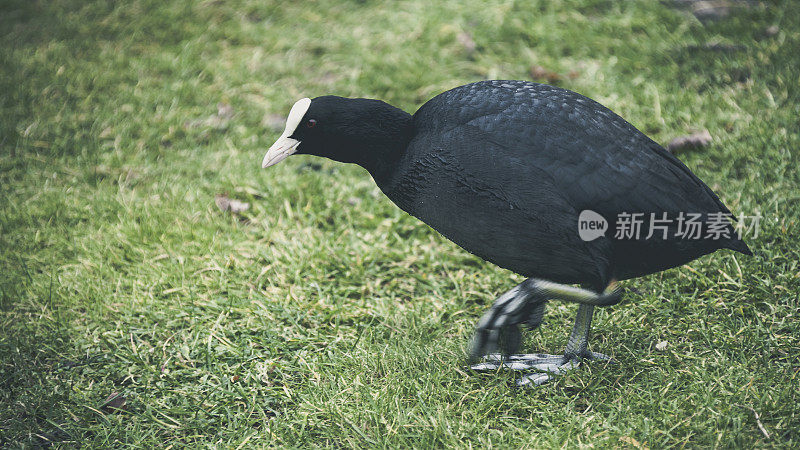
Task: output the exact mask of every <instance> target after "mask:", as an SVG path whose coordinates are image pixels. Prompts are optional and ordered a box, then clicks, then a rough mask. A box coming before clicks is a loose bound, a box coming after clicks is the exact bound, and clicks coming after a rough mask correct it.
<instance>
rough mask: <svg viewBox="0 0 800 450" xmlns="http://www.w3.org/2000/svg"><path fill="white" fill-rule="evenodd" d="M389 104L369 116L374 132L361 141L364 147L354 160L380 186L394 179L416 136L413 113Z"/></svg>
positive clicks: (361, 145)
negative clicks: (414, 134)
mask: <svg viewBox="0 0 800 450" xmlns="http://www.w3.org/2000/svg"><path fill="white" fill-rule="evenodd" d="M386 106H387V108H385V109H381V111H379V112H378V113H377V114H376V116H375V117H371V118H370V119H369V122H370V123H371V126H372V127H374V130H375V132H373V133H370V134H369V137H368V138H365V139H363V140H362V141H361V142H359V144H358V146H359V147H361V148H360V149H358V151H357V152H356V154H357V155H358V157H357V158H356V159H355V160H354V161H353V162H355V163H356V164H358V165H359V166H361V167H363V168H365V169H367V171H368V172H369V173H370V175H372V178H374V179H375V181H376V182H377V183H378V185H382V184H385V183H388V182H389V181H390V180H391V178H392V175H393V174H394V173H395V172H396V170H395V169H396V167H397V165H398V164H399V163H400V160H401V159H402V157H403V155H404V154H405V152H406V149H407V148H408V145H409V143H410V142H411V138H412V136H413V120H412V116H411V114H408V113H407V112H405V111H403V110H401V109H398V108H395V107H393V106H390V105H388V104H387V105H386Z"/></svg>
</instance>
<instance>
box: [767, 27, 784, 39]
mask: <svg viewBox="0 0 800 450" xmlns="http://www.w3.org/2000/svg"><path fill="white" fill-rule="evenodd" d="M780 31H781V29H780V28H778V26H777V25H771V26H769V27H767V29H766V30H764V34H766V35H767V37H772V36H775V35H776V34H778V33H779V32H780Z"/></svg>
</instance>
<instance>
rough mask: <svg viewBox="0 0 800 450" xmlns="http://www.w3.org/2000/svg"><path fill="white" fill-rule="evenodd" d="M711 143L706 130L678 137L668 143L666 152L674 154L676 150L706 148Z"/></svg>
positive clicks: (709, 135)
mask: <svg viewBox="0 0 800 450" xmlns="http://www.w3.org/2000/svg"><path fill="white" fill-rule="evenodd" d="M710 143H711V133H709V132H708V130H703V131H700V132H697V133H692V134H690V135H688V136H680V137H676V138H675V139H673V140H671V141H669V144H667V151H669V152H671V153H674V152H676V151H678V150H683V149H685V148H699V147H706V146H708V144H710Z"/></svg>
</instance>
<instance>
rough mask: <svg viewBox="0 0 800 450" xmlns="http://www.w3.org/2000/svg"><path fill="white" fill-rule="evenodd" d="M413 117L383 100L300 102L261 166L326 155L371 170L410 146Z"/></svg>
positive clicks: (290, 112) (326, 98)
mask: <svg viewBox="0 0 800 450" xmlns="http://www.w3.org/2000/svg"><path fill="white" fill-rule="evenodd" d="M410 136H411V115H409V114H408V113H406V112H404V111H402V110H400V109H397V108H395V107H394V106H391V105H389V104H387V103H384V102H382V101H380V100H372V99H365V98H344V97H336V96H333V95H326V96H324V97H317V98H315V99H313V100H311V99H308V98H303V99H300V100H298V101H297V102H296V103H295V104H294V106H292V109H291V111H289V116H288V117H287V119H286V128H285V129H284V130H283V134H281V136H280V137H279V138H278V140H277V141H275V143H274V144H272V146H271V147H270V148H269V150H268V151H267V154H266V155H264V160H263V161H262V163H261V167H264V168H266V167H269V166H272V165H275V164H277V163H279V162H281V161H283V160H284V159H286V158H287V157H288V156H290V155H293V154H307V155H316V156H324V157H326V158H330V159H333V160H335V161H340V162H346V163H356V164H359V165H361V166H363V167H364V168H366V169H367V170H370V171H372V170H373V168H374V167H376V164H377V165H378V166H380V165H381V164H383V163H384V162H385V160H386V158H387V157H388V156H391V155H392V154H397V149H398V148H405V146H406V145H407V144H408V141H409V139H410Z"/></svg>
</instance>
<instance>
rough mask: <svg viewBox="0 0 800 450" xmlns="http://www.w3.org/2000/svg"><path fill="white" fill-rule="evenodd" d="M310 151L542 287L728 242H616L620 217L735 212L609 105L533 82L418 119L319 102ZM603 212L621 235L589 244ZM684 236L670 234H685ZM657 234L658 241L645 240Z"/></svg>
mask: <svg viewBox="0 0 800 450" xmlns="http://www.w3.org/2000/svg"><path fill="white" fill-rule="evenodd" d="M310 118H314V120H316V123H317V124H318V125H317V126H315V127H313V128H308V127H304V126H302V123H301V126H298V127H297V129H296V131H295V132H294V133H293V136H294V137H295V138H297V139H298V140H299V141H300V142H301V143H300V146H299V148H298V151H297V153H309V154H316V155H320V156H326V157H329V158H332V159H334V160H338V161H343V162H351V163H356V164H359V165H361V166H363V167H364V168H366V169H367V170H368V171H369V172H370V173H371V174H372V176H373V178H374V179H375V181H376V183H377V184H378V186H379V187H380V189H381V190H382V191H383V192H384V193H385V194H386V195H387V196H388V197H389V198H390V199H391V200H392V201H393V202H395V203H396V204H397V205H398V206H399V207H400V208H402V209H403V210H405V211H406V212H408V213H409V214H411V215H413V216H415V217H417V218H419V219H420V220H422V221H423V222H425V223H427V224H428V225H430V226H431V227H432V228H434V229H435V230H437V231H439V232H440V233H441V234H443V235H444V236H445V237H447V238H448V239H450V240H452V241H453V242H455V243H456V244H458V245H460V246H461V247H463V248H464V249H466V250H467V251H469V252H471V253H473V254H475V255H477V256H480V257H481V258H483V259H485V260H487V261H490V262H492V263H494V264H497V265H498V266H500V267H504V268H507V269H510V270H512V271H514V272H517V273H519V274H522V275H525V276H528V277H537V278H544V279H548V280H552V281H557V282H561V283H580V284H584V285H588V286H592V287H595V288H603V287H605V286H606V285H608V283H609V282H610V281H611V280H612V279H627V278H632V277H638V276H642V275H646V274H649V273H653V272H656V271H659V270H664V269H668V268H670V267H675V266H677V265H681V264H684V263H686V262H688V261H691V260H692V259H695V258H697V257H699V256H702V255H704V254H707V253H710V252H713V251H714V250H717V249H720V248H730V249H734V250H737V251H740V252H744V253H749V250H748V249H747V246H746V245H745V244H744V243H743V242H742V241H741V240H739V239H738V238H737V237H736V234H735V233H734V232H733V229H732V228H731V227H730V225H729V226H728V232H729V234H730V237H729V238H727V239H725V238H723V239H716V240H712V239H691V240H690V239H674V238H668V239H658V236H655V237H654V238H651V239H638V240H631V239H613V236H611V235H612V234H613V232H614V230H615V228H616V227H615V225H616V220H617V218H618V216H619V214H620V213H641V214H643V218H644V219H648V220H646V221H645V222H644V223H643V225H642V227H643V228H645V231H646V228H647V227H648V223H649V217H650V213H655V214H657V217H660V215H661V214H663V213H667V214H668V216H667V217H669V218H671V219H675V218H676V217H677V216H678V214H679V213H680V212H685V213H701V214H703V215H704V217H706V216H707V215H708V214H709V213H724V214H729V213H730V211H728V209H727V208H726V207H725V205H723V204H722V202H721V201H720V200H719V198H718V197H717V195H716V194H714V192H712V191H711V189H709V188H708V186H706V185H705V184H704V183H703V182H702V181H700V179H698V178H697V177H696V176H695V175H694V174H693V173H692V172H691V171H690V170H689V169H688V168H687V167H686V166H685V165H684V164H683V163H682V162H680V160H678V159H677V158H676V157H675V156H673V155H672V154H670V153H669V152H667V151H666V150H664V149H663V148H662V147H661V146H660V145H659V144H657V143H656V142H654V141H653V140H651V139H650V138H648V137H647V136H645V135H644V134H643V133H642V132H640V131H639V130H637V129H636V128H635V127H633V126H632V125H631V124H630V123H628V122H627V121H625V120H624V119H622V118H621V117H620V116H618V115H617V114H615V113H613V112H612V111H611V110H609V109H608V108H606V107H604V106H602V105H600V104H599V103H597V102H595V101H593V100H591V99H589V98H587V97H584V96H582V95H579V94H577V93H574V92H572V91H568V90H565V89H560V88H556V87H552V86H548V85H543V84H537V83H531V82H523V81H482V82H478V83H472V84H468V85H465V86H461V87H457V88H455V89H452V90H450V91H447V92H444V93H442V94H440V95H438V96H436V97H434V98H433V99H431V100H430V101H428V102H427V103H425V104H424V105H423V106H422V107H421V108H420V109H419V110H418V111H417V112H416V113H415V114H414V115H413V116H411V115H409V114H407V113H405V112H403V111H401V110H399V109H397V108H394V107H392V106H390V105H388V104H386V103H383V102H381V101H378V100H367V99H345V98H341V97H333V96H326V97H319V98H317V99H315V100H313V101H312V102H311V106H310V108H309V109H308V111H307V113H306V114H305V117H304V119H305V120H308V119H310ZM586 209H589V210H592V211H595V212H597V213H599V214H600V215H602V216H603V217H605V218H606V220H608V222H609V223H610V227H609V232H608V233H606V234H607V236H606V237H602V238H599V239H596V240H593V241H591V242H584V241H583V240H582V239H581V238H580V237H579V235H578V232H577V230H578V215H579V214H580V212H581V211H582V210H586ZM675 226H676V225H675V224H672V228H671V229H670V233H669V235H670V236H672V235H674V234H675V233H674V232H675V230H674V227H675ZM642 234H644V232H643V233H642Z"/></svg>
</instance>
